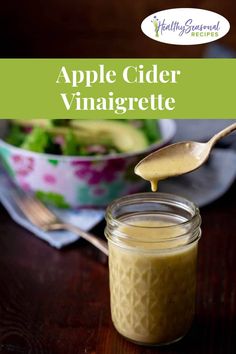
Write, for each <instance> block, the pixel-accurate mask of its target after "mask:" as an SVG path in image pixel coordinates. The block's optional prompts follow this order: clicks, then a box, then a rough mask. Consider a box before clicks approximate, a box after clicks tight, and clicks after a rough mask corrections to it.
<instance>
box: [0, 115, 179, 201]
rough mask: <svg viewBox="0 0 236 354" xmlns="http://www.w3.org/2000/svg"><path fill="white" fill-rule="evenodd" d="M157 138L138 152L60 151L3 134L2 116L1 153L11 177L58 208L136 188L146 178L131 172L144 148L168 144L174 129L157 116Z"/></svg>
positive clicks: (109, 197)
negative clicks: (37, 148) (16, 142)
mask: <svg viewBox="0 0 236 354" xmlns="http://www.w3.org/2000/svg"><path fill="white" fill-rule="evenodd" d="M157 124H159V128H160V132H161V139H160V140H159V141H157V142H155V143H154V144H151V145H150V146H148V147H147V148H145V149H143V150H141V151H138V152H126V153H116V154H107V155H101V156H100V155H98V156H64V155H63V156H59V155H56V154H48V153H38V152H33V151H29V150H26V149H23V148H19V147H16V146H13V145H11V144H9V143H8V142H6V141H5V140H4V137H5V136H6V134H7V132H8V129H9V128H8V126H9V121H7V120H2V121H1V122H0V134H1V136H0V157H1V161H2V164H3V166H4V168H5V170H6V171H7V172H8V174H9V176H10V177H11V178H12V180H13V181H14V182H15V183H16V185H18V186H19V187H20V188H21V189H23V190H24V191H28V192H31V193H34V194H35V195H36V197H38V198H39V199H41V200H42V201H43V202H45V203H49V204H53V205H55V206H57V207H60V208H81V207H92V208H94V207H97V208H100V207H106V206H107V205H108V204H109V203H110V202H111V201H112V200H113V199H115V198H118V197H120V196H122V195H126V194H131V193H137V192H140V191H142V190H144V189H145V186H147V183H146V182H145V181H143V180H141V179H140V178H138V177H137V176H136V175H135V174H134V166H135V165H136V164H137V162H138V161H139V160H140V159H141V158H142V157H143V156H144V155H146V154H148V153H150V152H151V151H154V150H157V149H158V148H161V147H163V146H164V145H166V144H168V143H169V142H170V140H171V139H172V138H173V136H174V134H175V130H176V126H175V122H174V121H173V120H170V119H165V120H159V121H157Z"/></svg>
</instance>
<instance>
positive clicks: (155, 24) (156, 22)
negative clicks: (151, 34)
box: [152, 16, 159, 37]
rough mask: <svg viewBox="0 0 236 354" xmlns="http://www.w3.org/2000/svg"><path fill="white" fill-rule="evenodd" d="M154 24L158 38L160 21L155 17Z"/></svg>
mask: <svg viewBox="0 0 236 354" xmlns="http://www.w3.org/2000/svg"><path fill="white" fill-rule="evenodd" d="M152 23H153V25H154V30H155V34H156V37H159V24H158V20H157V18H156V16H154V18H153V20H152Z"/></svg>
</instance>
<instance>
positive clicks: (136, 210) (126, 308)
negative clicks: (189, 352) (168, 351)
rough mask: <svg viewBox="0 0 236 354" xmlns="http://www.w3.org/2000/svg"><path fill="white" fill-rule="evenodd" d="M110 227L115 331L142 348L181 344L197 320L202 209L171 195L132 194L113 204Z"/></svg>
mask: <svg viewBox="0 0 236 354" xmlns="http://www.w3.org/2000/svg"><path fill="white" fill-rule="evenodd" d="M106 221H107V226H106V229H105V235H106V237H107V239H108V244H109V273H110V296H111V314H112V321H113V323H114V326H115V327H116V329H117V331H118V332H119V333H120V334H122V335H123V336H124V337H126V338H128V339H129V340H132V341H134V342H136V343H139V344H149V345H161V344H167V343H172V342H174V341H177V340H179V339H180V338H182V337H183V336H184V335H185V334H186V332H187V331H188V330H189V328H190V326H191V323H192V320H193V317H194V307H195V292H196V261H197V246H198V240H199V238H200V236H201V229H200V224H201V218H200V214H199V210H198V208H197V207H196V206H195V205H194V204H193V203H191V202H189V201H188V200H186V199H184V198H182V197H178V196H174V195H170V194H163V193H142V194H133V195H130V196H126V197H123V198H120V199H117V200H115V201H114V202H113V203H112V204H111V205H110V206H109V207H108V209H107V213H106Z"/></svg>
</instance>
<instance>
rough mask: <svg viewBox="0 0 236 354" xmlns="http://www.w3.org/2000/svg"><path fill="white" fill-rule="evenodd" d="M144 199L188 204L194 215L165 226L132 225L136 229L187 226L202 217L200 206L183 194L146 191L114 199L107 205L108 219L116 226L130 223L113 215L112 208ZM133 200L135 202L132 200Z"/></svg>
mask: <svg viewBox="0 0 236 354" xmlns="http://www.w3.org/2000/svg"><path fill="white" fill-rule="evenodd" d="M139 198H141V199H144V198H147V199H146V201H150V202H161V201H163V202H165V203H166V202H168V201H169V202H175V203H176V205H179V206H180V205H181V206H182V207H183V205H188V207H189V208H188V211H189V210H190V209H191V210H192V216H191V217H190V218H189V219H187V220H184V221H183V222H180V223H177V224H172V225H164V226H158V227H157V226H146V225H145V226H142V225H133V224H132V225H131V226H132V227H133V228H134V229H135V228H137V229H140V228H144V227H145V228H147V229H173V228H175V227H179V226H186V225H188V224H190V223H193V222H194V221H195V220H196V219H198V218H199V217H200V212H199V208H198V207H197V205H196V204H195V203H193V202H191V201H190V200H188V199H187V198H184V197H182V196H179V195H176V194H170V193H161V192H146V193H135V194H129V195H126V196H123V197H121V198H118V199H115V200H113V202H112V203H110V204H109V205H108V207H107V210H106V216H105V218H106V220H107V221H111V220H112V222H113V223H114V224H115V225H116V226H121V225H130V224H129V223H127V222H125V221H120V220H119V219H115V218H113V216H112V210H113V209H114V208H115V207H116V206H117V207H118V206H119V205H120V204H123V205H125V204H126V205H132V204H134V201H135V200H136V201H137V199H139ZM177 199H178V200H177ZM131 201H133V203H132V202H131ZM185 209H186V208H185Z"/></svg>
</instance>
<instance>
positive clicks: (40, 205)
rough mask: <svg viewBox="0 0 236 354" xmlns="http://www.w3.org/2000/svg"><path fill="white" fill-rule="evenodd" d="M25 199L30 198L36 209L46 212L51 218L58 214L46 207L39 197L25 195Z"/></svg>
mask: <svg viewBox="0 0 236 354" xmlns="http://www.w3.org/2000/svg"><path fill="white" fill-rule="evenodd" d="M25 200H28V201H29V202H30V204H31V206H32V207H33V206H34V207H35V209H36V210H37V211H38V212H42V213H44V214H45V215H47V216H48V217H51V218H53V219H54V218H55V217H56V216H55V215H54V214H53V213H52V212H51V211H50V210H49V209H48V208H46V207H45V206H44V205H43V203H42V202H41V201H39V200H38V199H36V198H33V197H32V196H30V195H25Z"/></svg>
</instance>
